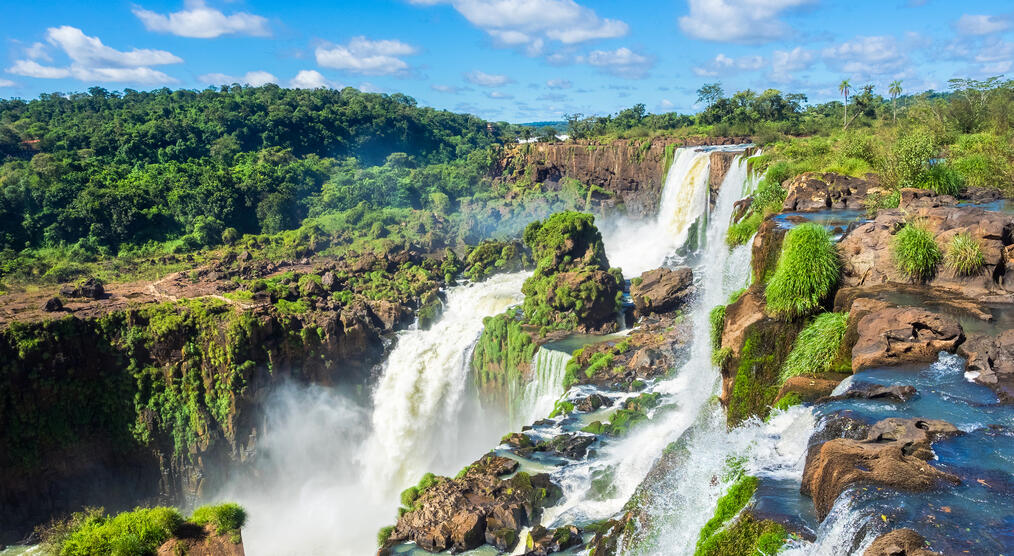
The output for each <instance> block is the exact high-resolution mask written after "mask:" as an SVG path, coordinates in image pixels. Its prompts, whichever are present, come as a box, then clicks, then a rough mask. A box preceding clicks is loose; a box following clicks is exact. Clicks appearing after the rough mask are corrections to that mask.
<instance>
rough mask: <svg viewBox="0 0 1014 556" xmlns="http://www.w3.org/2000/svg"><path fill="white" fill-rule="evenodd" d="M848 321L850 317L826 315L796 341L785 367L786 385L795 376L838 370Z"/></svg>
mask: <svg viewBox="0 0 1014 556" xmlns="http://www.w3.org/2000/svg"><path fill="white" fill-rule="evenodd" d="M848 318H849V316H848V313H823V314H821V315H818V316H817V318H815V319H813V322H811V323H810V324H808V325H807V326H806V328H804V329H803V330H802V332H800V333H799V336H797V337H796V342H795V344H794V345H793V346H792V351H791V352H790V353H789V356H788V357H787V358H786V359H785V364H784V365H782V377H781V378H782V382H785V381H786V380H788V379H790V378H792V377H794V376H800V375H816V374H820V373H826V372H830V371H832V370H834V369H835V367H836V366H837V364H838V350H839V349H840V348H841V342H842V339H843V338H844V337H845V327H846V325H847V324H848Z"/></svg>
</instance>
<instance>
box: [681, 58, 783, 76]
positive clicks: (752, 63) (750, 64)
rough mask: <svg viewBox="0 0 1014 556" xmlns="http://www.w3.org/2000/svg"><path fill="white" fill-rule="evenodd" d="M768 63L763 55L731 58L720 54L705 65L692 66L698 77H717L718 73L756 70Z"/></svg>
mask: <svg viewBox="0 0 1014 556" xmlns="http://www.w3.org/2000/svg"><path fill="white" fill-rule="evenodd" d="M766 63H767V61H766V60H765V59H764V57H763V56H742V57H739V58H730V57H729V56H726V55H725V54H718V55H717V56H715V57H714V58H713V59H712V60H711V61H709V62H708V63H707V64H705V65H703V66H695V67H693V68H691V70H692V71H693V72H694V75H696V76H698V77H716V76H718V75H722V74H726V73H733V72H735V71H736V70H743V71H755V70H759V69H761V68H762V67H764V65H765V64H766Z"/></svg>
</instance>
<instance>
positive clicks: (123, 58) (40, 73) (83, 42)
mask: <svg viewBox="0 0 1014 556" xmlns="http://www.w3.org/2000/svg"><path fill="white" fill-rule="evenodd" d="M46 41H47V42H48V43H49V44H50V45H52V46H54V47H56V48H58V49H60V50H62V51H63V53H64V54H66V56H67V57H68V58H69V59H70V61H71V63H70V65H69V66H67V67H58V66H45V65H42V64H39V63H38V62H36V61H35V60H34V59H32V60H17V61H15V62H14V64H13V65H12V66H11V67H9V68H7V71H8V72H9V73H13V74H17V75H24V76H26V77H36V78H41V79H63V78H67V77H73V78H75V79H79V80H81V81H111V82H126V83H141V84H148V85H151V84H162V83H174V82H175V81H176V79H174V78H172V77H170V76H169V75H167V74H165V73H163V72H161V71H158V70H154V69H151V67H149V66H157V65H165V64H178V63H180V62H182V61H183V59H182V58H180V57H179V56H176V55H174V54H172V53H171V52H166V51H165V50H152V49H138V48H135V49H133V50H129V51H122V50H116V49H114V48H111V47H109V46H106V45H105V44H103V43H102V41H101V40H99V38H98V37H90V36H88V35H85V34H84V32H83V31H81V30H80V29H78V28H76V27H71V26H69V25H64V26H61V27H50V28H49V29H47V30H46ZM40 52H41V53H43V54H44V53H45V51H44V49H42V48H39V43H36V44H35V45H33V46H32V52H30V53H29V55H32V54H35V56H33V57H34V58H39V59H50V60H51V58H49V56H48V55H46V56H45V57H42V56H40V55H39V53H40Z"/></svg>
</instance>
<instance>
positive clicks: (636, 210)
mask: <svg viewBox="0 0 1014 556" xmlns="http://www.w3.org/2000/svg"><path fill="white" fill-rule="evenodd" d="M749 141H750V139H749V138H748V137H727V138H725V137H694V138H674V137H657V138H648V139H631V140H617V141H614V142H612V143H608V144H598V143H593V142H589V141H566V142H562V143H530V144H526V145H517V146H512V147H509V148H507V149H505V150H504V151H503V152H502V153H501V156H500V157H499V158H498V159H497V160H496V161H495V162H494V166H493V168H492V169H491V174H492V175H493V176H494V177H496V179H498V180H502V181H511V182H513V181H521V180H527V181H530V182H531V183H541V184H543V186H544V187H545V188H546V189H549V190H555V189H559V188H560V186H561V182H562V181H563V180H564V178H570V179H574V180H577V181H579V182H581V183H583V184H586V185H589V186H595V187H597V188H600V189H601V190H602V193H600V194H597V195H596V194H594V193H593V195H592V201H593V202H594V203H595V204H596V205H598V206H599V207H601V208H603V209H615V208H617V207H619V206H621V205H622V207H623V209H624V211H625V212H626V214H627V215H628V216H630V217H633V218H645V217H649V216H652V215H654V214H655V213H656V212H657V211H658V204H659V199H660V198H661V193H662V185H663V182H664V180H665V175H664V174H665V170H666V168H667V167H668V164H669V163H670V162H671V160H670V158H671V157H672V154H673V152H674V150H675V148H677V147H683V146H703V145H737V144H743V143H748V142H749ZM713 183H721V182H720V181H718V182H713Z"/></svg>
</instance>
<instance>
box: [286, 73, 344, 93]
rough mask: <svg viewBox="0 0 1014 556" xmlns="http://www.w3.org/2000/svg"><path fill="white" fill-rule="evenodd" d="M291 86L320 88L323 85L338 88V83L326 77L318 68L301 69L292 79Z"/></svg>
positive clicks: (296, 87) (294, 87) (295, 87)
mask: <svg viewBox="0 0 1014 556" xmlns="http://www.w3.org/2000/svg"><path fill="white" fill-rule="evenodd" d="M289 87H292V88H293V89H320V88H322V87H334V88H337V84H336V83H334V82H333V81H331V80H329V79H328V78H326V77H324V75H323V74H321V73H320V72H319V71H317V70H300V71H299V73H297V74H296V76H295V77H293V78H292V79H291V80H289Z"/></svg>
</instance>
